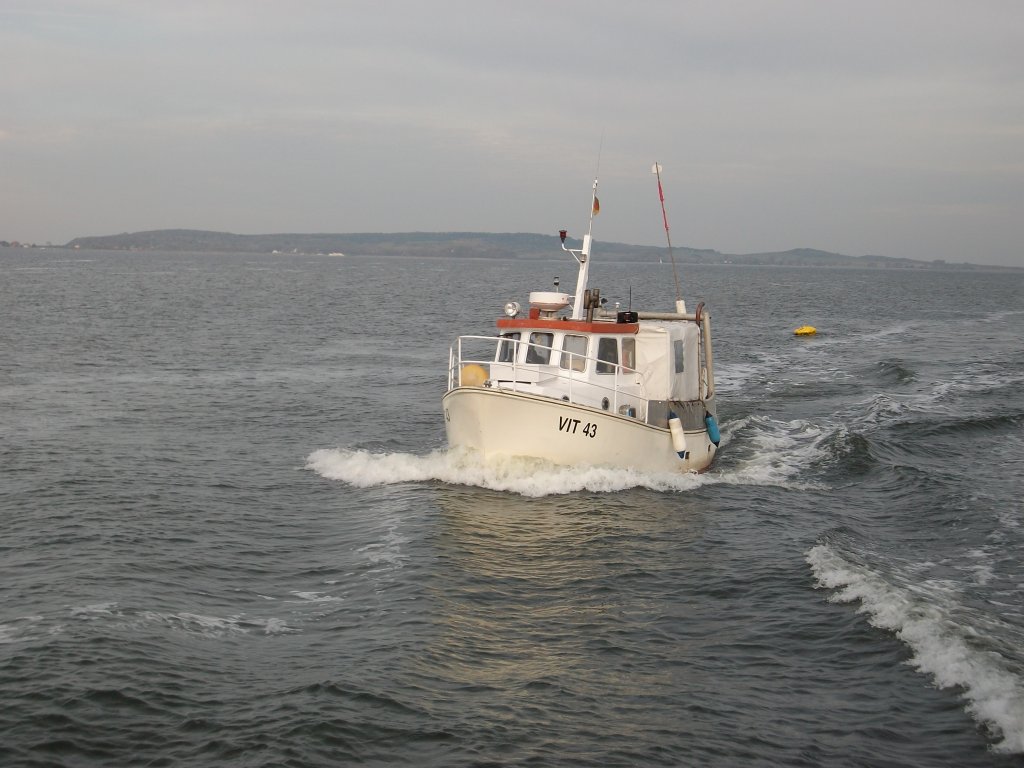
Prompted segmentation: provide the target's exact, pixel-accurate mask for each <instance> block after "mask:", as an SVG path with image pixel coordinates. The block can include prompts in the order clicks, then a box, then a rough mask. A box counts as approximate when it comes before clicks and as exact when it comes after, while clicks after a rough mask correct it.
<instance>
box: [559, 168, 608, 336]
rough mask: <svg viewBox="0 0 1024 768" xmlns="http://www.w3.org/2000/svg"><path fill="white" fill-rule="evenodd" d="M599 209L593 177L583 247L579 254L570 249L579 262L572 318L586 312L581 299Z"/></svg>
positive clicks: (577, 318)
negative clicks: (595, 219) (595, 218)
mask: <svg viewBox="0 0 1024 768" xmlns="http://www.w3.org/2000/svg"><path fill="white" fill-rule="evenodd" d="M600 210H601V203H600V202H599V201H598V199H597V179H594V189H593V195H592V197H591V200H590V221H589V222H588V224H587V234H585V235H584V236H583V247H582V248H581V249H580V251H579V255H577V253H576V252H575V251H571V253H572V254H573V256H575V257H576V261H578V262H579V264H580V273H579V277H577V278H576V296H575V299H574V300H573V304H572V319H573V320H582V319H583V316H584V314H585V312H586V308H585V307H584V306H583V299H584V294H585V293H586V291H587V278H588V276H589V274H590V243H591V233H592V232H593V231H594V216H596V215H597V212H598V211H600ZM563 247H564V246H563ZM567 250H568V249H567Z"/></svg>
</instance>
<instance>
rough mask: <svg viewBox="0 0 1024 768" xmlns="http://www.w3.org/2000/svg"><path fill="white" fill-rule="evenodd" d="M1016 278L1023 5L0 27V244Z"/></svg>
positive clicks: (752, 1)
mask: <svg viewBox="0 0 1024 768" xmlns="http://www.w3.org/2000/svg"><path fill="white" fill-rule="evenodd" d="M599 151H600V169H599V176H600V198H601V208H602V211H601V214H600V216H599V218H598V220H597V222H596V223H595V233H594V234H595V238H596V239H597V240H598V241H600V240H606V241H621V242H629V243H636V244H651V245H657V244H662V243H664V231H663V230H662V227H661V213H660V209H659V208H658V200H657V188H656V184H655V180H654V178H653V176H651V174H650V167H651V164H652V163H653V162H654V161H655V160H657V161H659V162H660V163H661V164H662V166H663V167H664V181H665V187H666V195H667V199H668V208H669V221H670V223H671V225H672V240H673V244H674V245H677V246H683V245H686V246H694V247H703V248H716V249H718V250H721V251H726V252H733V253H743V252H751V251H762V250H783V249H788V248H793V247H814V248H822V249H825V250H831V251H839V252H841V253H847V254H851V255H861V254H884V255H888V256H907V257H911V258H918V259H934V258H942V259H947V260H950V261H970V262H978V263H985V264H1007V265H1024V247H1022V243H1024V2H1019V1H1018V0H1006V1H1005V2H996V1H993V2H986V1H984V0H981V1H979V2H973V1H972V2H960V1H957V2H944V1H943V0H937V1H936V0H902V1H901V0H859V1H858V2H852V1H851V2H824V1H822V0H813V1H812V0H806V1H798V0H780V1H779V2H769V1H768V0H737V1H735V2H728V1H726V0H713V1H709V2H691V1H689V0H671V1H665V2H661V1H659V0H637V2H635V3H628V4H627V3H623V2H621V0H618V1H617V2H608V1H606V0H514V1H513V2H500V3H499V2H489V1H487V0H433V1H432V2H426V1H424V0H416V1H414V0H403V1H397V0H396V1H393V2H389V1H388V0H365V1H362V0H288V1H286V0H173V1H172V0H163V1H158V0H0V239H17V240H22V241H28V242H33V241H34V242H38V243H44V242H46V241H52V242H53V243H63V242H66V241H67V240H69V239H71V238H72V237H76V236H79V235H96V234H110V233H115V232H122V231H135V230H144V229H162V228H172V227H184V228H196V229H214V230H224V231H231V232H239V233H266V232H376V231H387V232H389V231H414V230H421V231H454V230H460V231H461V230H474V231H492V232H543V233H552V234H554V233H556V232H557V230H558V229H560V228H567V229H568V230H569V232H570V234H574V235H579V234H582V230H583V228H584V226H585V224H586V215H587V211H588V209H589V188H590V184H591V182H592V181H593V178H594V175H595V173H596V172H598V157H599Z"/></svg>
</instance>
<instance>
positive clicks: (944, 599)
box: [806, 543, 1024, 753]
mask: <svg viewBox="0 0 1024 768" xmlns="http://www.w3.org/2000/svg"><path fill="white" fill-rule="evenodd" d="M806 559H807V563H808V564H809V565H810V567H811V570H812V572H813V573H814V576H815V578H816V579H817V582H818V583H817V586H818V587H819V588H822V589H832V590H835V591H834V592H833V594H832V595H831V596H830V597H829V601H830V602H835V603H853V602H857V601H859V602H860V606H859V607H858V609H857V610H858V612H860V613H866V614H867V615H868V617H869V618H868V621H869V623H870V624H871V625H872V626H875V627H878V628H880V629H885V630H888V631H890V632H893V633H895V635H896V637H897V638H899V639H900V640H901V641H902V642H904V643H906V644H907V646H909V647H910V649H911V650H912V651H913V656H912V658H911V659H910V662H909V663H910V664H912V665H913V666H914V667H916V668H917V669H918V670H919V671H921V672H923V673H925V674H928V675H931V676H932V678H933V679H934V681H935V684H936V685H937V686H938V687H939V688H960V689H961V690H962V696H963V698H965V699H966V700H967V702H968V703H967V707H966V709H967V711H968V712H969V713H970V714H971V716H972V717H974V718H975V720H977V721H978V722H979V723H981V724H983V725H984V726H985V727H986V728H987V729H989V730H990V731H991V733H992V735H993V736H994V737H995V738H996V739H997V740H998V741H997V743H996V744H995V747H994V748H995V749H996V750H998V751H1000V752H1011V753H1022V752H1024V679H1022V676H1021V672H1020V670H1019V669H1015V668H1013V666H1012V663H1011V662H1010V661H1009V660H1008V659H1007V658H1006V657H1005V656H1004V655H1002V654H1000V653H999V652H998V651H996V650H994V649H993V648H988V647H986V641H985V635H984V634H983V630H982V631H981V632H979V629H978V626H982V627H983V626H984V622H983V621H970V622H966V621H964V620H963V619H958V616H961V615H964V614H965V609H964V606H962V605H960V604H959V603H958V602H957V599H956V595H955V592H954V591H951V590H949V589H945V588H943V585H941V584H938V583H932V582H927V581H926V582H924V583H920V582H917V583H907V584H895V583H892V582H891V581H890V580H888V579H887V578H886V577H884V576H883V575H882V574H881V573H879V572H878V571H876V570H874V569H872V568H871V567H869V566H868V565H867V564H865V563H859V562H855V560H854V559H853V558H850V559H846V558H844V557H843V556H841V555H840V554H839V553H838V552H837V551H836V550H835V549H834V548H833V547H832V546H831V545H830V544H828V543H822V544H818V545H817V546H814V547H812V548H811V549H810V550H808V552H807V555H806Z"/></svg>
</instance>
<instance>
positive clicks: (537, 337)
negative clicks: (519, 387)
mask: <svg viewBox="0 0 1024 768" xmlns="http://www.w3.org/2000/svg"><path fill="white" fill-rule="evenodd" d="M554 339H555V334H553V333H540V332H539V331H538V332H534V333H531V334H530V347H529V349H527V350H526V362H528V363H541V364H543V365H547V364H548V362H549V361H550V360H551V342H552V341H554Z"/></svg>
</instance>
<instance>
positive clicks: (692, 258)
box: [0, 229, 1024, 272]
mask: <svg viewBox="0 0 1024 768" xmlns="http://www.w3.org/2000/svg"><path fill="white" fill-rule="evenodd" d="M566 242H567V243H569V244H570V246H575V247H579V241H575V240H572V238H570V239H569V240H567V241H566ZM4 246H6V248H4V250H7V249H15V248H17V249H24V248H35V249H54V250H56V249H63V250H77V251H82V250H110V251H170V252H182V253H209V254H214V253H224V254H228V253H251V254H265V255H272V254H273V255H280V256H332V257H335V258H341V257H344V256H345V255H351V256H374V257H402V258H439V257H447V258H475V259H545V258H550V257H553V256H557V255H559V254H561V243H560V241H559V238H558V237H556V236H554V235H540V234H533V233H489V232H395V233H348V234H345V233H316V234H301V233H282V234H266V235H237V234H234V233H230V232H213V231H206V230H193V229H161V230H151V231H146V232H124V233H121V234H117V235H101V236H95V237H78V238H75V239H73V240H71V241H70V242H68V243H67V244H65V245H51V244H47V245H37V244H31V245H27V244H22V243H16V242H10V243H9V242H6V241H0V248H3V247H4ZM599 247H600V255H601V258H602V259H604V260H607V261H620V262H644V263H652V262H658V261H664V262H666V263H667V262H668V261H669V252H668V249H667V248H665V247H662V246H646V245H629V244H626V243H607V242H603V241H602V242H601V243H599ZM673 253H674V255H675V259H676V261H677V262H678V263H680V264H689V265H711V264H722V265H737V266H784V267H834V268H863V269H924V270H956V271H960V270H968V271H971V270H997V271H1008V272H1021V271H1024V267H1009V266H1000V265H988V264H971V263H966V262H948V261H944V260H941V259H936V260H933V261H921V260H917V259H907V258H897V257H891V256H877V255H869V256H848V255H845V254H841V253H833V252H830V251H823V250H818V249H814V248H793V249H790V250H788V251H770V252H758V253H744V254H733V253H723V252H721V251H716V250H713V249H698V248H687V247H676V248H674V249H673Z"/></svg>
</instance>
